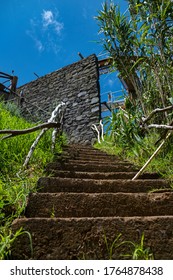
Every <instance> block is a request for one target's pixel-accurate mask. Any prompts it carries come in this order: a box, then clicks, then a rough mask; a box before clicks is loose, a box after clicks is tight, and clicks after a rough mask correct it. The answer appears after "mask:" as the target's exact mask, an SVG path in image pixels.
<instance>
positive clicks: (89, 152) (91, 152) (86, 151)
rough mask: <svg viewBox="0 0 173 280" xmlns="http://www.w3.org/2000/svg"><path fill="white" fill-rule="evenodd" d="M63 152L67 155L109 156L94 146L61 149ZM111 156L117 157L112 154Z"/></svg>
mask: <svg viewBox="0 0 173 280" xmlns="http://www.w3.org/2000/svg"><path fill="white" fill-rule="evenodd" d="M63 153H68V154H69V155H96V156H97V155H98V156H109V155H108V154H107V153H106V152H103V151H100V150H97V149H94V148H88V149H87V148H79V147H76V148H71V147H70V148H66V149H64V150H63ZM113 157H116V158H118V157H117V156H115V155H113Z"/></svg>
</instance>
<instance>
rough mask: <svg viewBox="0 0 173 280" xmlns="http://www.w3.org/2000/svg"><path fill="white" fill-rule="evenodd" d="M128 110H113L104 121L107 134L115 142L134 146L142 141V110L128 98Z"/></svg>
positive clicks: (123, 145)
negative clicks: (137, 108)
mask: <svg viewBox="0 0 173 280" xmlns="http://www.w3.org/2000/svg"><path fill="white" fill-rule="evenodd" d="M125 103H126V110H124V109H121V108H120V109H119V110H118V111H112V113H111V116H110V117H107V118H106V119H105V121H104V123H105V126H106V127H107V134H108V135H110V139H111V140H112V142H113V143H116V144H117V145H118V144H119V145H121V146H122V147H123V148H126V147H132V146H133V145H134V142H135V141H136V142H138V143H141V140H142V133H141V130H140V119H141V112H140V111H139V110H136V107H135V106H134V105H133V104H132V103H131V102H130V100H129V98H126V101H125Z"/></svg>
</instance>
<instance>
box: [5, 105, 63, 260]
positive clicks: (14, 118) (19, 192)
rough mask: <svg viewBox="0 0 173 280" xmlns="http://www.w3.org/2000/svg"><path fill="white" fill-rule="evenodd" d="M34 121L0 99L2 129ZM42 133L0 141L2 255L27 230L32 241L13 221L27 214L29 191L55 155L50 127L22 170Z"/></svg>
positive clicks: (58, 147) (60, 142)
mask: <svg viewBox="0 0 173 280" xmlns="http://www.w3.org/2000/svg"><path fill="white" fill-rule="evenodd" d="M34 125H35V124H33V123H29V122H27V121H26V120H25V119H23V118H21V117H20V112H19V111H18V109H17V107H16V106H15V105H14V104H9V103H8V104H4V103H2V102H1V103H0V130H4V129H15V130H16V129H19V130H21V129H26V128H29V127H32V126H34ZM38 133H39V132H34V133H31V134H26V135H21V136H17V137H12V138H9V139H6V140H1V141H0V259H7V258H10V252H11V247H12V244H13V242H14V241H15V240H16V238H17V237H18V236H20V235H21V234H27V235H28V237H29V240H30V244H31V236H30V234H29V233H28V232H25V231H23V230H22V229H20V230H19V231H17V232H16V233H14V232H12V230H11V223H12V221H13V220H14V219H15V218H17V217H20V216H21V215H23V212H24V209H25V207H26V202H27V196H28V194H29V193H30V192H34V191H36V182H37V180H38V177H40V176H41V174H42V173H43V170H44V167H45V165H46V164H47V162H50V161H51V159H53V154H52V152H51V131H48V132H47V133H45V134H44V136H43V137H42V138H41V140H40V142H39V144H38V145H37V147H36V149H35V151H34V154H33V157H32V159H31V161H30V166H29V168H28V169H27V170H23V171H22V172H20V173H18V171H19V170H20V169H21V166H22V164H23V163H24V159H25V158H26V155H27V154H28V152H29V149H30V147H31V145H32V143H33V142H34V140H35V138H36V137H37V135H38ZM65 139H66V138H65V135H64V134H62V135H61V136H60V137H59V139H58V140H57V143H56V147H55V152H59V151H61V150H62V145H63V144H65ZM31 245H32V244H31ZM31 249H32V248H31ZM31 251H32V250H31Z"/></svg>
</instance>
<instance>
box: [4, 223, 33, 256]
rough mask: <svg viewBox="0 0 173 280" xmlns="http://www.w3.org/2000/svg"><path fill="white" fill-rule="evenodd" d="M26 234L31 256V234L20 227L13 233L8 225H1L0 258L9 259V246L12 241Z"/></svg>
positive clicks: (10, 246)
mask: <svg viewBox="0 0 173 280" xmlns="http://www.w3.org/2000/svg"><path fill="white" fill-rule="evenodd" d="M23 234H26V235H27V236H28V238H29V244H30V250H31V257H32V256H33V246H32V237H31V234H30V233H29V232H28V231H25V230H23V229H22V228H20V229H19V230H17V231H16V232H15V233H13V232H12V231H11V229H9V225H7V224H6V226H4V227H1V229H0V238H1V240H0V260H5V259H10V257H11V248H12V245H13V243H14V242H15V241H16V239H17V238H18V237H19V236H21V235H23Z"/></svg>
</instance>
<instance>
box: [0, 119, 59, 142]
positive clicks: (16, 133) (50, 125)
mask: <svg viewBox="0 0 173 280" xmlns="http://www.w3.org/2000/svg"><path fill="white" fill-rule="evenodd" d="M60 125H61V124H60V123H57V122H48V123H43V124H40V125H37V126H34V127H31V128H27V129H23V130H11V129H6V130H0V134H9V135H7V136H4V137H2V138H1V139H0V140H4V139H7V138H10V137H14V136H19V135H22V134H27V133H32V132H34V131H37V130H39V129H44V128H53V127H54V128H60Z"/></svg>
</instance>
